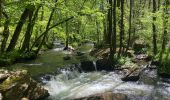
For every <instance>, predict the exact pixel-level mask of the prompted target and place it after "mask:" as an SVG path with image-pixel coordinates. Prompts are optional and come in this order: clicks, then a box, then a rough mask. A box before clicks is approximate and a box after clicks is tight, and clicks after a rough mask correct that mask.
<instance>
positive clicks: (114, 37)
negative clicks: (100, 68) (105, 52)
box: [112, 0, 117, 54]
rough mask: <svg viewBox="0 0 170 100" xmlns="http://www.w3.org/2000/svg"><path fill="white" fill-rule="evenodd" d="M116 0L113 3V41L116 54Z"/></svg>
mask: <svg viewBox="0 0 170 100" xmlns="http://www.w3.org/2000/svg"><path fill="white" fill-rule="evenodd" d="M116 1H117V0H114V5H113V24H114V27H113V35H112V41H113V54H116V39H117V38H116V20H117V18H116Z"/></svg>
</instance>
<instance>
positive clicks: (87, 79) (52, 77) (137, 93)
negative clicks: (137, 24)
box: [12, 41, 170, 100]
mask: <svg viewBox="0 0 170 100" xmlns="http://www.w3.org/2000/svg"><path fill="white" fill-rule="evenodd" d="M54 44H55V48H54V49H53V50H50V51H47V52H45V53H44V54H42V55H41V56H40V57H39V58H38V59H36V60H35V61H31V62H28V63H22V64H21V63H19V64H15V65H14V66H13V67H12V68H14V69H16V67H15V66H17V67H18V66H19V68H24V69H27V70H28V71H29V72H30V73H31V75H33V76H37V75H39V74H45V73H51V72H55V71H56V70H57V69H58V66H62V65H64V64H67V63H70V62H68V61H63V58H62V57H64V56H65V55H67V54H68V55H69V54H70V52H67V51H64V52H63V48H64V46H63V45H61V43H60V42H58V41H56V42H55V43H54ZM90 45H91V44H90ZM82 50H84V49H82ZM89 50H90V49H87V50H85V51H83V52H89ZM71 62H72V63H73V62H77V61H74V60H71ZM94 66H95V62H94ZM95 69H97V68H96V66H95ZM122 77H123V76H122V73H120V72H105V71H101V72H98V71H94V72H88V73H85V72H81V73H80V72H79V71H78V70H77V69H74V70H68V69H61V70H60V71H59V72H58V73H57V74H46V75H45V76H43V77H40V78H41V81H42V83H44V86H45V88H46V89H48V91H49V93H50V97H49V98H48V100H70V99H75V98H80V97H86V96H89V95H93V94H98V93H104V92H107V91H109V92H113V93H123V94H126V95H127V96H128V98H130V100H170V80H169V79H161V78H159V77H158V76H157V73H156V70H145V71H144V72H143V73H142V74H141V77H140V80H139V81H137V82H123V81H122V80H121V78H122ZM165 81H166V82H165Z"/></svg>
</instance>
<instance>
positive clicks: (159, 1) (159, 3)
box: [158, 0, 161, 10]
mask: <svg viewBox="0 0 170 100" xmlns="http://www.w3.org/2000/svg"><path fill="white" fill-rule="evenodd" d="M160 6H161V0H158V10H159V9H160Z"/></svg>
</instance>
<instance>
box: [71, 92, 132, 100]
mask: <svg viewBox="0 0 170 100" xmlns="http://www.w3.org/2000/svg"><path fill="white" fill-rule="evenodd" d="M74 100H129V99H128V97H127V95H125V94H122V93H112V92H106V93H102V94H97V95H91V96H89V97H83V98H77V99H74Z"/></svg>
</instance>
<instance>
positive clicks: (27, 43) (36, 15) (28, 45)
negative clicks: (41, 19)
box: [21, 7, 40, 51]
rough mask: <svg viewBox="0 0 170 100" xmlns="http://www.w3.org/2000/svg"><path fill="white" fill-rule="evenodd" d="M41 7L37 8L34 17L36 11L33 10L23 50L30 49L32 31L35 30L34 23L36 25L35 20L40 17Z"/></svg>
mask: <svg viewBox="0 0 170 100" xmlns="http://www.w3.org/2000/svg"><path fill="white" fill-rule="evenodd" d="M39 9H40V7H38V8H37V10H36V11H35V14H34V17H33V12H34V11H32V12H31V13H30V15H29V23H28V26H27V31H26V33H25V39H24V42H23V45H22V48H21V51H25V50H27V51H29V48H30V39H31V35H32V31H33V28H34V25H35V20H36V19H37V17H38V12H39ZM32 17H33V18H32Z"/></svg>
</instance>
